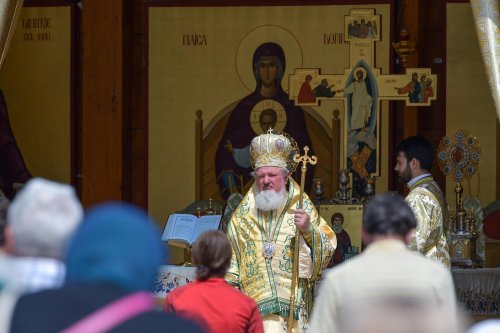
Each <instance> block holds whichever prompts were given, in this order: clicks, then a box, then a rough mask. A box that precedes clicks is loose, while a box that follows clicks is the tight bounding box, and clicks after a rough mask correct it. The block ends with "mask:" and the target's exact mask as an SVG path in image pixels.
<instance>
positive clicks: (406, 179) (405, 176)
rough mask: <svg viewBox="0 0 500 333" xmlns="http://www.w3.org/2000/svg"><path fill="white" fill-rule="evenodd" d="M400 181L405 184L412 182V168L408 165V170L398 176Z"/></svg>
mask: <svg viewBox="0 0 500 333" xmlns="http://www.w3.org/2000/svg"><path fill="white" fill-rule="evenodd" d="M398 178H399V181H400V182H401V183H403V184H407V183H408V182H409V181H410V180H411V168H410V166H409V165H408V164H406V169H405V170H404V171H403V172H402V173H399V174H398Z"/></svg>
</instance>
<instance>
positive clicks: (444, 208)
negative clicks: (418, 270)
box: [394, 136, 450, 267]
mask: <svg viewBox="0 0 500 333" xmlns="http://www.w3.org/2000/svg"><path fill="white" fill-rule="evenodd" d="M396 152H397V154H398V156H397V162H396V167H395V168H394V170H395V171H397V172H398V174H399V179H400V180H401V181H402V182H405V183H406V184H407V186H408V188H409V189H410V193H409V194H408V195H407V196H406V198H405V200H406V202H408V204H409V205H410V207H411V208H412V209H413V213H414V214H415V217H416V218H417V222H418V223H417V230H416V232H415V235H414V237H413V238H412V240H411V242H410V244H409V247H410V249H411V250H414V251H419V252H422V253H423V254H425V255H426V256H427V257H429V258H431V259H433V260H435V261H438V262H440V263H442V264H443V265H445V266H446V267H450V254H449V252H448V242H447V240H446V235H445V223H446V222H447V221H448V205H447V203H446V199H445V197H444V195H443V192H441V189H440V188H439V186H438V184H437V183H436V182H435V181H434V179H433V178H432V175H431V174H430V173H429V170H430V169H431V167H432V161H433V159H434V149H433V148H432V146H431V145H430V143H429V142H428V141H427V140H426V139H424V138H423V137H420V136H412V137H409V138H407V139H405V140H403V141H401V143H400V144H399V145H398V147H397V149H396Z"/></svg>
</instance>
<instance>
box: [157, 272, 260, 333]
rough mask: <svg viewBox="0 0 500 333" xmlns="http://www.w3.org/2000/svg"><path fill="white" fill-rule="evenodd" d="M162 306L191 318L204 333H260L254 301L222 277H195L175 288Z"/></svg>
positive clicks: (257, 310) (258, 314)
mask: <svg viewBox="0 0 500 333" xmlns="http://www.w3.org/2000/svg"><path fill="white" fill-rule="evenodd" d="M163 309H164V311H165V312H171V313H175V314H176V315H178V316H180V317H183V318H189V319H193V320H195V321H196V322H198V323H199V324H201V325H202V327H204V328H205V329H206V332H207V333H224V332H228V333H229V332H230V333H239V332H241V333H243V332H249V333H264V327H263V325H262V318H261V316H260V313H259V308H258V307H257V303H255V301H254V300H253V299H251V298H250V297H248V296H246V295H245V294H243V293H242V292H240V291H239V290H238V289H235V288H234V287H232V286H230V285H229V284H228V283H227V282H226V281H225V280H224V279H223V278H210V279H208V280H205V281H198V280H196V281H194V282H192V283H190V284H188V285H185V286H183V287H180V288H177V289H175V290H174V291H172V292H171V293H170V294H168V296H167V299H166V300H165V305H164V308H163Z"/></svg>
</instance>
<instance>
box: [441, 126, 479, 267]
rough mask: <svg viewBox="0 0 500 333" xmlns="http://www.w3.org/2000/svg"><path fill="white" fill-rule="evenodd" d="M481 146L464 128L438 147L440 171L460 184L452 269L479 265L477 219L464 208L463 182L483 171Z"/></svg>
mask: <svg viewBox="0 0 500 333" xmlns="http://www.w3.org/2000/svg"><path fill="white" fill-rule="evenodd" d="M480 157H481V147H480V146H479V141H478V140H477V138H476V137H475V136H473V135H472V134H470V133H469V131H467V130H464V129H460V130H457V131H455V132H454V133H453V134H452V135H448V136H445V137H443V138H442V139H441V142H440V143H439V147H438V163H439V168H440V169H441V171H442V172H443V173H444V174H445V175H446V176H452V177H453V179H454V180H455V181H456V182H457V185H456V187H455V195H456V199H455V200H456V203H455V205H456V208H455V209H453V210H450V216H449V223H448V226H449V229H450V230H449V247H450V249H449V251H450V257H451V264H452V266H458V267H467V268H469V267H473V266H474V265H476V266H477V265H478V264H479V261H480V260H479V258H478V257H477V255H476V240H477V238H478V233H477V230H476V228H475V218H474V216H473V215H472V214H471V213H467V212H466V211H465V209H464V204H463V199H462V194H463V187H462V181H463V180H464V179H467V178H470V177H472V176H473V175H474V174H475V173H476V172H477V170H478V168H479V160H480Z"/></svg>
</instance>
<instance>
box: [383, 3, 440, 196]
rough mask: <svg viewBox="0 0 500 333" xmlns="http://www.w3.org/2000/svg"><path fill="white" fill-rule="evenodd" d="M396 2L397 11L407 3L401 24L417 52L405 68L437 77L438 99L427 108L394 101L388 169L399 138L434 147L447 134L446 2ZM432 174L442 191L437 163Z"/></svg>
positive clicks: (393, 179)
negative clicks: (422, 140) (420, 139)
mask: <svg viewBox="0 0 500 333" xmlns="http://www.w3.org/2000/svg"><path fill="white" fill-rule="evenodd" d="M397 3H398V6H399V8H397V9H396V10H399V9H401V7H400V6H401V5H403V4H404V3H406V8H405V9H404V10H403V14H402V15H403V18H402V19H401V21H402V23H401V24H400V25H401V26H406V27H407V29H408V30H409V32H410V39H411V40H413V41H415V42H416V43H417V45H416V52H415V53H414V54H413V55H412V56H410V58H409V60H408V67H427V68H431V71H432V73H436V74H437V75H438V98H437V99H436V100H435V101H433V102H432V104H431V105H430V106H424V107H422V106H420V107H414V106H412V107H407V106H405V105H404V102H393V103H394V105H393V111H392V115H391V118H392V120H391V123H392V136H391V138H392V142H391V145H392V147H391V148H392V149H393V152H392V153H391V154H389V157H388V158H389V165H391V166H394V164H395V153H394V149H395V147H396V145H397V144H398V143H399V141H401V140H402V139H404V138H406V137H409V136H412V135H422V136H424V137H425V138H427V139H428V140H429V141H430V143H431V144H432V145H433V146H434V147H437V146H438V144H439V141H440V140H441V138H442V137H443V136H444V135H445V134H446V104H445V101H446V95H445V93H446V91H445V90H446V71H445V70H446V64H445V59H446V54H445V52H446V43H444V42H443V41H444V40H446V39H445V38H446V26H445V25H446V20H445V19H443V18H444V17H445V13H446V12H445V6H446V1H432V0H421V1H417V0H410V1H397ZM396 17H397V15H396ZM396 24H397V23H396V22H395V25H396ZM396 29H397V27H396ZM440 60H441V62H440ZM395 72H400V73H404V69H403V67H402V66H400V65H399V66H397V68H396V71H395ZM391 170H392V169H391ZM431 172H432V174H433V176H434V179H436V181H437V182H438V184H439V186H440V187H441V188H442V189H444V188H446V186H445V185H446V183H445V181H446V179H445V177H444V175H443V174H442V173H441V171H439V168H438V166H437V163H434V165H433V168H432V170H431ZM390 179H391V180H390V182H391V184H389V188H390V189H391V190H397V191H398V192H400V193H401V194H403V195H406V193H407V189H406V186H405V185H403V184H400V183H399V182H398V179H397V177H395V176H394V175H393V177H391V178H390Z"/></svg>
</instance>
